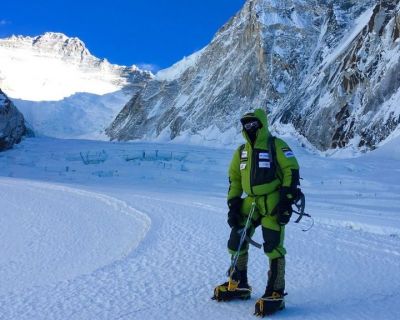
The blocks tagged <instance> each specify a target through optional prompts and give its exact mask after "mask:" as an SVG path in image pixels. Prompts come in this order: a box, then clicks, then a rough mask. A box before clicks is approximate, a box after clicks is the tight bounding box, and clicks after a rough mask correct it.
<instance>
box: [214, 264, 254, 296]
mask: <svg viewBox="0 0 400 320" xmlns="http://www.w3.org/2000/svg"><path fill="white" fill-rule="evenodd" d="M250 295H251V287H250V286H249V284H248V282H247V270H242V271H239V270H236V271H234V272H233V274H232V276H231V277H229V279H228V281H227V282H224V283H223V284H221V285H219V286H217V287H216V288H215V289H214V296H213V297H212V299H213V300H217V301H231V300H234V299H241V300H247V299H250Z"/></svg>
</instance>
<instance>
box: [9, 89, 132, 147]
mask: <svg viewBox="0 0 400 320" xmlns="http://www.w3.org/2000/svg"><path fill="white" fill-rule="evenodd" d="M14 101H15V103H16V104H17V105H18V108H19V109H20V110H21V112H22V113H23V114H24V117H25V119H26V121H27V122H28V123H29V125H30V126H31V127H32V128H34V130H35V134H36V135H38V136H50V137H56V138H62V139H70V138H87V139H89V138H90V139H102V140H103V139H106V136H105V135H104V129H105V128H107V126H108V125H109V123H110V122H111V121H112V120H113V119H114V118H115V116H116V115H117V114H118V112H119V111H120V110H121V108H122V106H123V105H124V104H125V103H126V102H128V101H129V96H128V95H126V93H124V92H123V91H121V90H120V91H117V92H113V93H109V94H104V95H96V94H91V93H76V94H74V95H72V96H70V97H67V98H64V99H62V100H59V101H41V102H36V101H26V100H18V99H15V100H14Z"/></svg>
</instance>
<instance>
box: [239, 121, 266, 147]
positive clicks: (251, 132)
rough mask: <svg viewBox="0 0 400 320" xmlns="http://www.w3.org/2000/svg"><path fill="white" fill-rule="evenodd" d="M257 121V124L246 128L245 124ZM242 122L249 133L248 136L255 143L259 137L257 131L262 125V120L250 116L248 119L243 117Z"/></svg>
mask: <svg viewBox="0 0 400 320" xmlns="http://www.w3.org/2000/svg"><path fill="white" fill-rule="evenodd" d="M255 121H256V122H257V126H253V127H251V128H249V129H246V128H245V124H247V123H251V122H255ZM242 124H243V130H244V131H245V132H246V133H247V136H248V137H249V139H250V142H251V144H254V142H255V141H256V138H257V131H258V129H260V128H261V127H262V124H261V122H260V121H259V120H258V119H257V118H248V119H243V120H242Z"/></svg>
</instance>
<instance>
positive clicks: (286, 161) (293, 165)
mask: <svg viewBox="0 0 400 320" xmlns="http://www.w3.org/2000/svg"><path fill="white" fill-rule="evenodd" d="M248 118H256V119H258V120H259V121H260V122H261V124H262V127H261V128H259V129H258V130H257V133H256V139H255V141H254V143H252V142H251V141H250V139H249V137H248V135H247V133H246V131H245V130H243V131H242V134H243V136H244V138H245V140H246V144H245V145H242V146H240V147H239V148H238V149H237V150H236V151H235V153H234V155H233V158H232V161H231V164H230V167H229V182H230V186H229V192H228V200H230V199H232V198H235V197H241V196H242V194H243V192H245V193H246V194H247V195H249V196H266V195H268V194H271V193H273V192H274V191H277V190H279V189H280V188H281V187H289V188H291V189H295V188H296V187H297V185H298V184H299V165H298V162H297V160H296V158H295V156H294V154H293V151H292V150H291V149H290V148H289V146H288V145H287V144H286V143H285V142H284V141H283V140H281V139H279V138H275V137H272V135H271V133H270V132H269V130H268V120H267V114H266V112H265V111H264V110H262V109H256V110H255V111H254V112H253V113H247V114H245V115H244V116H243V117H242V119H241V121H242V123H243V122H244V121H246V120H247V119H248ZM269 149H272V152H271V150H269ZM273 149H275V150H273ZM274 157H275V159H274Z"/></svg>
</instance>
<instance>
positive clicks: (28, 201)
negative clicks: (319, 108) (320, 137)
mask: <svg viewBox="0 0 400 320" xmlns="http://www.w3.org/2000/svg"><path fill="white" fill-rule="evenodd" d="M285 140H288V142H289V144H290V145H291V147H292V148H293V150H294V151H295V153H296V155H297V157H298V160H299V161H300V164H301V175H302V177H303V180H302V188H303V190H304V192H305V194H306V196H307V210H306V211H307V212H308V213H310V214H312V215H313V217H314V219H315V225H314V227H313V228H312V229H311V230H310V231H309V232H302V231H301V226H299V225H296V224H294V223H290V224H289V225H288V227H287V232H286V246H287V249H288V255H287V292H288V293H289V295H288V296H287V297H286V301H287V302H286V304H287V309H286V310H285V311H283V312H281V313H280V314H278V315H276V318H291V319H305V318H307V319H324V320H331V319H332V320H333V319H363V320H365V319H376V317H377V315H378V316H379V318H382V319H386V320H394V319H397V318H398V313H399V308H398V303H397V301H398V299H399V298H400V274H399V272H398V266H399V264H400V250H399V248H400V218H399V215H398V212H399V211H400V200H399V197H398V195H399V194H400V185H399V182H398V181H399V178H400V171H399V169H398V168H399V166H398V163H399V159H400V158H399V154H398V150H400V148H399V142H400V140H398V139H394V140H392V141H391V143H390V144H387V145H385V146H383V147H382V148H380V149H378V150H376V151H373V152H370V153H368V154H367V155H363V156H360V157H359V158H353V159H332V158H326V157H320V156H319V155H317V154H312V153H310V152H308V151H307V150H306V149H304V148H302V147H300V146H299V145H298V144H297V143H296V142H295V141H293V140H291V139H287V138H285ZM232 153H233V150H231V149H217V148H206V147H196V146H187V145H178V144H155V143H110V142H98V141H97V142H96V141H84V140H79V141H77V140H57V139H44V138H36V139H26V140H24V141H23V142H22V144H20V145H17V146H16V147H15V149H13V150H10V151H7V152H4V153H1V154H0V192H1V193H0V194H1V195H2V196H1V197H0V207H1V208H2V211H1V216H0V217H1V223H0V231H1V232H0V235H1V236H0V237H1V239H0V240H1V241H0V246H1V250H2V252H3V253H4V254H3V255H2V257H1V258H0V279H1V280H0V281H1V286H0V288H1V289H0V310H1V316H2V318H4V319H52V320H54V319H165V320H166V319H188V318H189V319H237V318H240V319H254V316H253V315H252V313H253V310H254V303H255V301H256V299H257V298H258V297H260V296H261V295H262V294H263V292H264V289H265V285H266V271H267V265H268V262H267V258H266V257H265V255H264V254H263V252H262V251H260V250H258V249H255V248H253V247H252V248H251V249H250V262H249V280H250V284H251V285H252V286H253V295H252V299H251V300H248V301H237V302H232V303H216V302H214V301H211V300H210V296H211V295H212V290H213V287H214V286H215V285H216V284H218V283H221V282H223V281H225V279H226V276H225V272H226V269H227V268H228V265H229V256H228V253H227V250H226V240H227V237H228V235H229V228H228V226H227V224H226V210H227V208H226V198H225V197H226V192H227V187H228V186H227V184H228V182H227V176H226V171H227V167H228V165H229V161H230V159H231V156H232ZM85 163H86V164H85ZM382 164H384V165H382ZM3 195H5V196H3ZM3 208H6V210H5V211H4V210H3ZM308 223H309V221H307V220H304V221H303V223H302V224H303V226H307V225H308ZM255 240H256V241H261V232H260V230H258V231H257V232H256V234H255ZM39 265H41V266H42V268H43V269H44V270H42V268H40V267H39ZM45 271H46V272H47V274H48V275H49V277H48V278H47V277H45Z"/></svg>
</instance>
